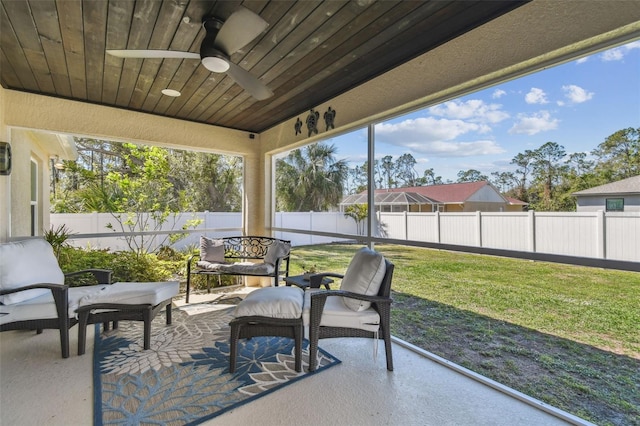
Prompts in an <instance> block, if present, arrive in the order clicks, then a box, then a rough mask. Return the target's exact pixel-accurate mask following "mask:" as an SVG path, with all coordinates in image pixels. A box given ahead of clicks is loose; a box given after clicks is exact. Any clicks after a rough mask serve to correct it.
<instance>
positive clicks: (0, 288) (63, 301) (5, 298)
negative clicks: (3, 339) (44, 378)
mask: <svg viewBox="0 0 640 426" xmlns="http://www.w3.org/2000/svg"><path fill="white" fill-rule="evenodd" d="M85 273H87V274H92V275H93V276H94V277H95V279H96V281H97V282H98V283H101V284H110V283H111V271H110V270H105V269H88V270H84V271H77V272H71V273H68V274H63V272H62V270H61V269H60V267H59V265H58V261H57V259H56V258H55V256H54V254H53V249H52V247H51V245H50V244H49V243H48V242H46V241H45V240H44V239H41V238H35V239H29V240H25V241H19V242H15V243H6V244H0V331H9V330H35V331H36V332H37V333H38V334H40V333H42V330H43V329H57V330H59V332H60V348H61V352H62V357H63V358H68V357H69V329H70V328H71V327H73V326H74V325H75V324H77V323H78V320H77V319H76V317H75V314H74V313H73V312H69V311H70V304H72V303H73V301H75V302H77V299H79V298H80V297H81V296H83V295H84V294H85V293H86V292H87V291H88V289H91V288H93V287H97V286H89V287H78V288H71V289H70V288H69V287H68V286H66V285H65V284H64V279H65V278H67V277H71V276H76V275H79V274H85ZM70 294H71V296H70ZM72 310H73V309H72Z"/></svg>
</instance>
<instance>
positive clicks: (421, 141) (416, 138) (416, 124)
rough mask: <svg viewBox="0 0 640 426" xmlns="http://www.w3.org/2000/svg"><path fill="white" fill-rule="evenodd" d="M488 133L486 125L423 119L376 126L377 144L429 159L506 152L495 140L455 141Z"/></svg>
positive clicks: (432, 118)
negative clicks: (470, 134) (471, 135)
mask: <svg viewBox="0 0 640 426" xmlns="http://www.w3.org/2000/svg"><path fill="white" fill-rule="evenodd" d="M489 130H490V129H489V128H488V126H487V125H484V124H481V123H471V122H468V121H463V120H448V119H437V118H434V117H421V118H417V119H409V120H404V121H402V122H400V123H382V124H378V125H376V141H377V142H381V143H388V144H391V145H395V146H399V147H403V148H405V149H407V150H409V151H411V152H415V153H417V154H421V155H429V156H452V157H463V156H471V155H489V154H496V153H501V152H504V150H503V149H502V148H501V147H500V146H499V145H497V144H496V143H495V142H494V141H492V140H487V139H480V140H476V141H466V142H456V141H454V139H456V138H458V137H459V136H461V135H464V134H467V133H474V132H475V133H485V132H487V131H489Z"/></svg>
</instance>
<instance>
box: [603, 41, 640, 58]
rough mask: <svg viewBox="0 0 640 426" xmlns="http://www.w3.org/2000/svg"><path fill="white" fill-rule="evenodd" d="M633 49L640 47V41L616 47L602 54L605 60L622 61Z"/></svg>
mask: <svg viewBox="0 0 640 426" xmlns="http://www.w3.org/2000/svg"><path fill="white" fill-rule="evenodd" d="M633 49H640V41H634V42H632V43H628V44H625V45H624V46H620V47H614V48H613V49H609V50H607V51H604V52H602V53H601V54H600V59H602V60H603V61H605V62H607V61H621V60H622V59H624V57H625V55H627V54H628V53H629V52H630V51H632V50H633Z"/></svg>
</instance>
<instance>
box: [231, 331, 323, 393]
mask: <svg viewBox="0 0 640 426" xmlns="http://www.w3.org/2000/svg"><path fill="white" fill-rule="evenodd" d="M292 343H293V342H292ZM294 351H295V346H292V347H291V352H290V353H288V354H286V353H278V354H276V359H277V361H276V362H263V363H262V370H263V371H262V372H259V373H250V374H249V376H250V377H251V380H252V381H254V382H255V383H253V384H250V385H248V386H243V387H241V388H239V389H238V391H239V392H242V393H245V394H247V395H258V394H260V393H262V392H264V391H267V390H269V389H271V388H274V387H277V386H278V385H281V384H283V383H286V382H288V381H289V380H291V379H294V378H296V377H298V376H304V374H305V373H304V371H305V370H306V368H308V367H309V346H308V345H307V346H306V347H303V349H302V372H300V373H298V372H297V371H296V357H295V353H294ZM317 360H318V361H317V364H316V365H317V366H318V370H320V369H322V368H323V367H326V366H329V365H331V364H332V363H333V362H335V358H331V357H328V356H327V355H325V354H324V353H323V352H322V351H318V356H317Z"/></svg>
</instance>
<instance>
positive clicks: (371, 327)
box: [302, 290, 380, 331]
mask: <svg viewBox="0 0 640 426" xmlns="http://www.w3.org/2000/svg"><path fill="white" fill-rule="evenodd" d="M315 291H324V290H315ZM315 291H307V292H306V293H305V295H304V309H303V311H302V319H303V321H304V325H305V327H308V326H309V318H310V315H311V294H313V293H314V292H315ZM342 299H343V297H342V296H329V297H327V302H326V303H325V304H324V310H323V311H322V319H321V320H320V326H325V327H347V328H357V329H360V330H367V331H376V330H378V329H379V328H380V315H379V314H378V312H376V310H375V309H373V308H371V307H369V308H367V309H364V310H362V311H354V310H353V309H351V308H349V307H347V306H345V304H344V303H343V302H342Z"/></svg>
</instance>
